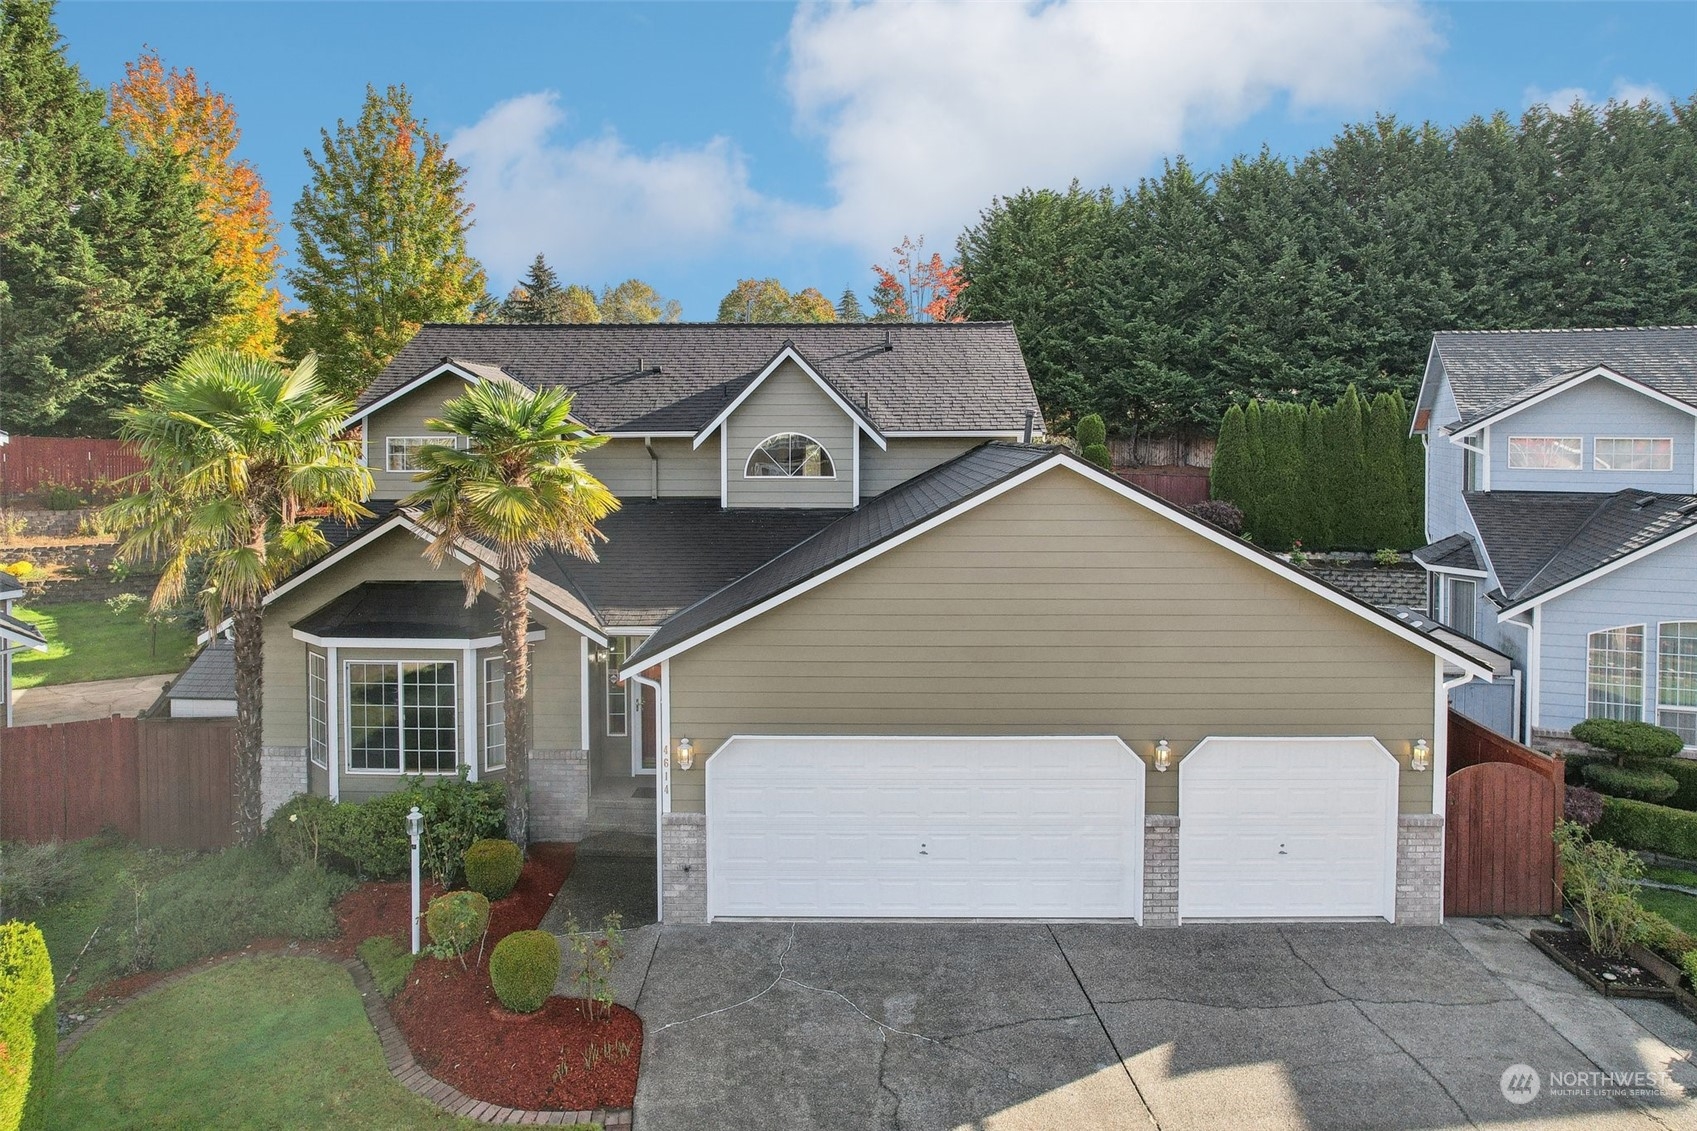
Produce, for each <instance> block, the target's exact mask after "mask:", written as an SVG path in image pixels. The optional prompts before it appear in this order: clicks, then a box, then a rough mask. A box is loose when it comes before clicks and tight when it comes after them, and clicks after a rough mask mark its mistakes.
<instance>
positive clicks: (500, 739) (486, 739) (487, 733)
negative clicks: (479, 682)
mask: <svg viewBox="0 0 1697 1131" xmlns="http://www.w3.org/2000/svg"><path fill="white" fill-rule="evenodd" d="M506 764H507V662H506V660H504V659H502V658H501V657H500V656H490V657H489V658H488V659H486V660H484V661H483V768H484V769H486V770H499V769H502V768H503V767H505V766H506Z"/></svg>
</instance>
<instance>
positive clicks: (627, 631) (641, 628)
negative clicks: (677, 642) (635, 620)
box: [607, 624, 659, 636]
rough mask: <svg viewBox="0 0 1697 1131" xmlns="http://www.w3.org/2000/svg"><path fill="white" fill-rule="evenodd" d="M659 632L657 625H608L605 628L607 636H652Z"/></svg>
mask: <svg viewBox="0 0 1697 1131" xmlns="http://www.w3.org/2000/svg"><path fill="white" fill-rule="evenodd" d="M658 631H659V626H657V625H648V624H645V625H630V624H610V625H608V626H607V635H608V636H653V635H654V634H655V633H656V632H658Z"/></svg>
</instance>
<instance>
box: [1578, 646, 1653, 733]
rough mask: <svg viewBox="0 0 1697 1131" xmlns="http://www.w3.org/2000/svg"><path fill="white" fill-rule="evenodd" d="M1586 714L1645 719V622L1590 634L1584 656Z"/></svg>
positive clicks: (1637, 719)
mask: <svg viewBox="0 0 1697 1131" xmlns="http://www.w3.org/2000/svg"><path fill="white" fill-rule="evenodd" d="M1585 714H1586V715H1587V717H1590V718H1605V719H1619V720H1621V721H1623V722H1629V723H1636V722H1641V721H1643V718H1644V626H1643V625H1641V624H1631V625H1626V626H1624V627H1621V628H1607V629H1604V630H1603V631H1602V632H1593V633H1592V634H1591V636H1590V641H1589V646H1588V647H1587V648H1586V658H1585Z"/></svg>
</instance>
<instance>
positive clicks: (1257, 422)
mask: <svg viewBox="0 0 1697 1131" xmlns="http://www.w3.org/2000/svg"><path fill="white" fill-rule="evenodd" d="M1263 416H1264V414H1263V413H1262V411H1261V402H1260V401H1250V402H1249V404H1248V405H1247V406H1245V408H1244V410H1243V441H1244V442H1243V447H1244V450H1245V451H1246V452H1248V453H1249V456H1248V466H1249V475H1248V484H1247V497H1246V498H1245V499H1244V501H1243V502H1241V503H1239V504H1238V507H1239V508H1240V509H1242V511H1243V528H1244V529H1245V530H1249V531H1252V532H1253V533H1254V535H1255V540H1256V541H1257V542H1260V543H1262V544H1263V545H1266V544H1267V536H1266V534H1265V533H1263V531H1262V526H1263V525H1264V524H1265V522H1266V520H1267V507H1268V494H1267V435H1266V432H1267V430H1266V421H1265V420H1264V419H1263Z"/></svg>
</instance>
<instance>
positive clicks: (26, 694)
mask: <svg viewBox="0 0 1697 1131" xmlns="http://www.w3.org/2000/svg"><path fill="white" fill-rule="evenodd" d="M175 678H176V676H174V675H172V674H169V673H167V674H165V675H141V676H132V677H130V678H128V679H101V680H94V681H91V682H88V683H60V684H54V685H52V686H49V687H26V688H19V689H16V690H14V691H13V692H12V722H13V723H14V724H15V725H17V726H21V727H26V726H36V725H38V724H40V723H74V722H80V721H81V720H83V719H104V718H107V717H108V716H111V715H139V714H141V712H143V711H145V710H147V708H148V707H151V706H152V705H153V701H154V700H155V699H157V698H159V693H160V692H161V691H163V690H165V685H166V684H167V683H169V682H171V680H173V679H175Z"/></svg>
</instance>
